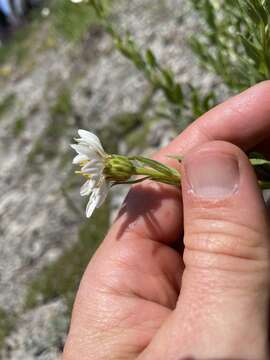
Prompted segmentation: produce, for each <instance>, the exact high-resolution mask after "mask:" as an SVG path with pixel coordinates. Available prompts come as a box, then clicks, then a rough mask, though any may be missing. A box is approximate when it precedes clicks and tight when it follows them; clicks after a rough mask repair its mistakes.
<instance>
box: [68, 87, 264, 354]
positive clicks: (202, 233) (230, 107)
mask: <svg viewBox="0 0 270 360" xmlns="http://www.w3.org/2000/svg"><path fill="white" fill-rule="evenodd" d="M269 138H270V82H264V83H261V84H259V85H257V86H255V87H253V88H251V89H249V90H247V91H246V92H244V93H242V94H240V95H238V96H236V97H234V98H232V99H230V100H229V101H227V102H225V103H224V104H222V105H219V106H217V107H216V108H215V109H213V110H211V111H210V112H208V113H207V114H206V115H204V116H202V117H201V118H200V119H198V120H197V121H196V122H195V123H193V124H192V125H191V126H190V127H189V128H187V129H186V130H185V131H184V132H183V133H182V134H181V135H179V137H178V138H176V139H175V140H174V141H173V142H172V143H171V144H170V145H169V146H168V147H166V148H164V149H162V150H161V151H160V152H159V153H158V154H156V156H155V158H156V159H158V160H159V161H163V162H165V163H167V164H169V165H173V166H177V162H176V161H174V160H172V159H168V158H167V157H166V155H168V154H179V155H185V158H184V162H183V166H182V168H181V173H182V174H183V178H182V198H181V193H180V190H178V189H176V188H174V187H172V186H166V185H159V184H156V183H151V182H148V183H146V182H145V183H142V184H139V185H136V186H134V187H133V188H132V190H131V191H130V193H129V195H128V197H127V199H126V201H125V203H124V205H123V207H122V210H121V211H120V215H119V217H118V219H117V221H116V222H115V224H114V225H113V226H112V228H111V229H110V231H109V233H108V235H107V236H106V238H105V240H104V242H103V243H102V245H101V246H100V248H99V249H98V251H97V253H96V255H95V256H94V257H93V259H92V260H91V261H90V264H89V266H88V268H87V270H86V272H85V274H84V276H83V279H82V282H81V285H80V289H79V291H78V294H77V299H76V302H75V305H74V310H73V316H72V322H71V328H70V333H69V336H68V340H67V343H66V346H65V351H64V359H65V360H71V359H72V360H77V359H80V360H86V359H87V360H91V359H95V360H101V359H102V360H103V359H106V360H109V359H110V360H123V359H139V360H179V359H234V360H235V359H258V360H263V359H268V358H269V355H270V353H269V351H268V315H269V314H268V305H269V291H270V284H269V280H270V276H269V275H270V255H269V254H270V252H269V249H270V245H269V244H270V243H269V241H270V234H269V232H270V226H269V220H268V214H267V211H266V208H265V204H264V201H263V199H262V195H261V191H260V189H259V188H258V186H257V180H256V177H255V175H254V172H253V169H252V167H251V166H250V164H249V161H248V159H247V157H246V155H245V154H244V153H243V151H242V150H245V151H247V150H251V149H254V148H256V149H257V150H263V151H264V153H266V154H267V152H269V150H270V148H269V147H268V143H269ZM232 144H234V145H232ZM240 148H241V149H242V150H240ZM183 243H184V246H183ZM183 247H184V250H183Z"/></svg>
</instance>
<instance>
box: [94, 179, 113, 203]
mask: <svg viewBox="0 0 270 360" xmlns="http://www.w3.org/2000/svg"><path fill="white" fill-rule="evenodd" d="M109 190H110V184H109V182H108V181H106V180H105V179H104V182H103V183H102V184H101V186H100V188H99V200H98V203H97V205H96V207H97V208H99V207H100V206H101V205H102V204H103V203H104V201H105V199H106V197H107V196H108V192H109Z"/></svg>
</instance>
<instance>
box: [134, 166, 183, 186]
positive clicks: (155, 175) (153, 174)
mask: <svg viewBox="0 0 270 360" xmlns="http://www.w3.org/2000/svg"><path fill="white" fill-rule="evenodd" d="M136 175H144V176H147V177H148V178H149V179H151V180H153V181H158V182H161V183H164V184H168V185H175V186H180V185H181V179H180V175H179V176H178V177H177V176H173V175H170V176H169V175H165V174H164V173H161V172H159V171H157V170H154V169H148V168H145V167H137V168H136Z"/></svg>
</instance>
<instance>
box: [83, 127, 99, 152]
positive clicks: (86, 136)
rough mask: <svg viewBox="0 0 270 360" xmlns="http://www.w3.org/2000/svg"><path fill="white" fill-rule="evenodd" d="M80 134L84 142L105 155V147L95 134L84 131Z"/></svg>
mask: <svg viewBox="0 0 270 360" xmlns="http://www.w3.org/2000/svg"><path fill="white" fill-rule="evenodd" d="M78 134H79V135H80V137H81V139H82V141H83V142H85V143H87V144H89V145H90V146H93V147H94V148H97V149H99V150H100V151H101V153H102V154H105V152H104V149H103V146H102V144H101V142H100V140H99V138H98V137H97V136H96V135H95V134H93V133H91V132H90V131H86V130H82V129H80V130H79V131H78ZM79 141H80V140H79Z"/></svg>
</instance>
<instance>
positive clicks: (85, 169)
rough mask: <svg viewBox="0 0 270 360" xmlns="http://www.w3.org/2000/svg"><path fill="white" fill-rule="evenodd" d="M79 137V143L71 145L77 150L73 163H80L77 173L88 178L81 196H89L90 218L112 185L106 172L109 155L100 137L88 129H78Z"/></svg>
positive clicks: (87, 210)
mask: <svg viewBox="0 0 270 360" xmlns="http://www.w3.org/2000/svg"><path fill="white" fill-rule="evenodd" d="M78 134H79V136H80V137H79V138H78V139H75V140H76V141H77V144H72V145H71V147H72V148H73V149H74V150H75V151H76V152H77V156H76V157H75V158H74V159H73V164H79V165H80V166H81V170H80V171H78V172H77V173H79V174H81V175H83V176H84V177H86V178H87V181H86V182H85V184H84V185H83V186H82V187H81V191H80V194H81V196H89V195H90V198H89V201H88V204H87V207H86V216H87V217H88V218H89V217H90V216H91V215H92V214H93V211H94V210H95V208H99V207H100V206H101V205H102V204H103V202H104V200H105V199H106V197H107V195H108V191H109V187H110V183H109V181H108V180H107V179H106V176H105V174H104V168H105V166H106V160H107V159H108V157H109V155H107V154H106V153H105V151H104V149H103V147H102V145H101V142H100V140H99V138H98V137H97V136H96V135H94V134H93V133H91V132H89V131H86V130H79V131H78Z"/></svg>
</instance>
